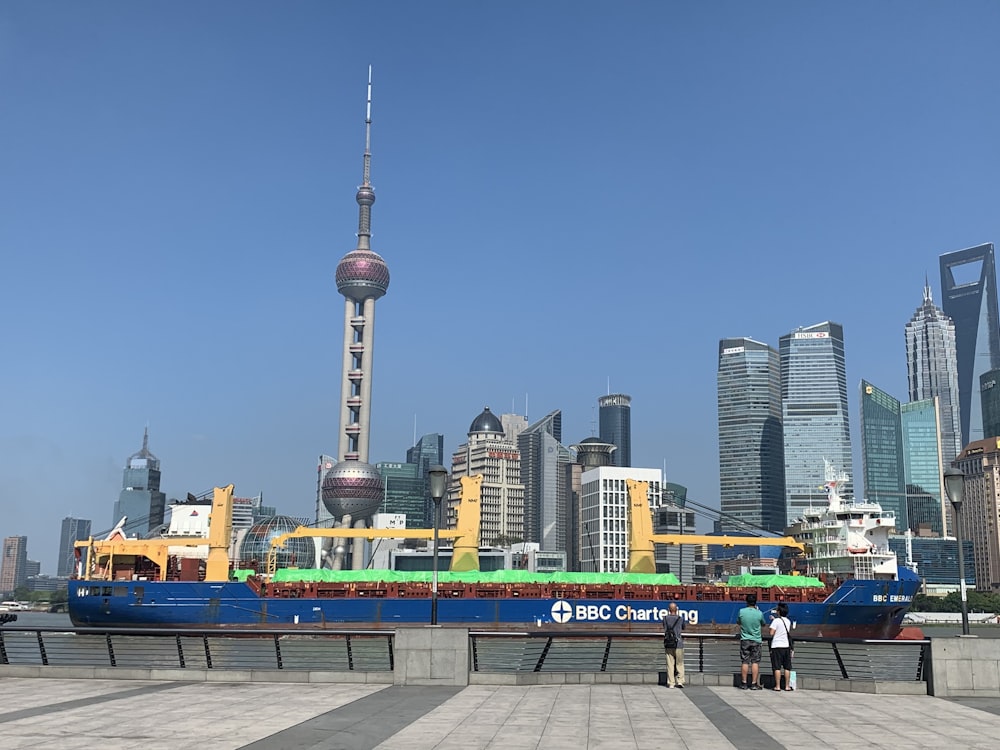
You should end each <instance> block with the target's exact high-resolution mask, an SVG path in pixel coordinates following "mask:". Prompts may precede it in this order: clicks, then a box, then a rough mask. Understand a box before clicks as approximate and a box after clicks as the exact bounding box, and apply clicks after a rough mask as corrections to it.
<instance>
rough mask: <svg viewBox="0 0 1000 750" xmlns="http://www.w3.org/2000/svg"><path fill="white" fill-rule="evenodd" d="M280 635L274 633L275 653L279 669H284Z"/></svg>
mask: <svg viewBox="0 0 1000 750" xmlns="http://www.w3.org/2000/svg"><path fill="white" fill-rule="evenodd" d="M280 637H281V636H279V635H278V634H277V633H275V634H274V655H275V657H277V659H278V669H283V667H282V665H281V643H280V641H279V640H278V639H279V638H280Z"/></svg>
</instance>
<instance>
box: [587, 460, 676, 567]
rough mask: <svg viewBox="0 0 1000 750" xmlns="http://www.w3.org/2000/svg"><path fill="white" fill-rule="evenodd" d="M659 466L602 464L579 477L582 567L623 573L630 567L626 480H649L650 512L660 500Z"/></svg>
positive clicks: (660, 481) (658, 504) (660, 474)
mask: <svg viewBox="0 0 1000 750" xmlns="http://www.w3.org/2000/svg"><path fill="white" fill-rule="evenodd" d="M662 477H663V474H662V473H661V472H660V470H659V469H641V468H636V467H629V466H621V467H619V466H600V467H598V468H596V469H591V470H590V471H585V472H583V474H582V475H581V477H580V482H581V483H582V487H583V489H582V495H581V498H580V522H581V525H582V531H583V533H582V538H581V540H580V546H581V559H580V568H581V570H582V571H583V572H585V573H624V572H626V571H627V569H628V533H629V518H628V515H629V514H628V503H629V499H628V489H627V488H626V485H625V481H626V480H627V479H634V480H636V481H639V482H648V483H649V488H648V490H647V492H648V495H647V496H648V499H649V508H650V512H652V511H653V510H654V509H656V508H659V507H660V504H661V497H662V495H661V484H662V481H663V480H662Z"/></svg>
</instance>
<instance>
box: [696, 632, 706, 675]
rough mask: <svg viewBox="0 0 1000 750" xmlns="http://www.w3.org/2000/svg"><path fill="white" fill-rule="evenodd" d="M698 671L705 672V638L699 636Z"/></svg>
mask: <svg viewBox="0 0 1000 750" xmlns="http://www.w3.org/2000/svg"><path fill="white" fill-rule="evenodd" d="M698 672H699V673H701V674H704V673H705V639H704V638H698Z"/></svg>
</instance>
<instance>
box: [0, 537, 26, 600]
mask: <svg viewBox="0 0 1000 750" xmlns="http://www.w3.org/2000/svg"><path fill="white" fill-rule="evenodd" d="M27 565H28V537H26V536H9V537H7V538H6V539H4V540H3V559H2V560H0V595H3V596H10V595H11V594H13V593H14V589H16V588H18V587H19V586H23V585H24V582H25V580H26V579H27V577H28V575H27Z"/></svg>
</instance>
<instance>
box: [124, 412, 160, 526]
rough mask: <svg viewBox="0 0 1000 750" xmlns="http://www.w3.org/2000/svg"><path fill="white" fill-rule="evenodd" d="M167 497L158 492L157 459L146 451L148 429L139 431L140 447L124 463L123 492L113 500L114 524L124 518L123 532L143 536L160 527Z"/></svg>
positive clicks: (147, 447)
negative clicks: (125, 519)
mask: <svg viewBox="0 0 1000 750" xmlns="http://www.w3.org/2000/svg"><path fill="white" fill-rule="evenodd" d="M166 507H167V496H166V495H165V494H163V493H162V492H160V459H158V458H157V457H156V456H154V455H153V454H152V453H150V452H149V428H148V427H147V428H146V430H145V431H144V432H143V434H142V448H141V449H139V452H138V453H133V454H132V455H131V456H129V457H128V461H127V462H126V463H125V471H124V472H123V474H122V491H121V493H119V495H118V501H117V502H116V503H115V515H114V518H112V519H111V525H112V526H114V525H115V524H117V523H118V522H119V521H120V520H121V519H122V516H125V517H127V519H128V520H127V521H126V522H125V525H124V526H123V527H122V533H124V534H125V536H138V537H140V538H142V537H145V536H146V535H148V534H149V533H150V532H153V531H156V530H157V529H159V528H160V527H161V526H163V517H164V512H165V510H166Z"/></svg>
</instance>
